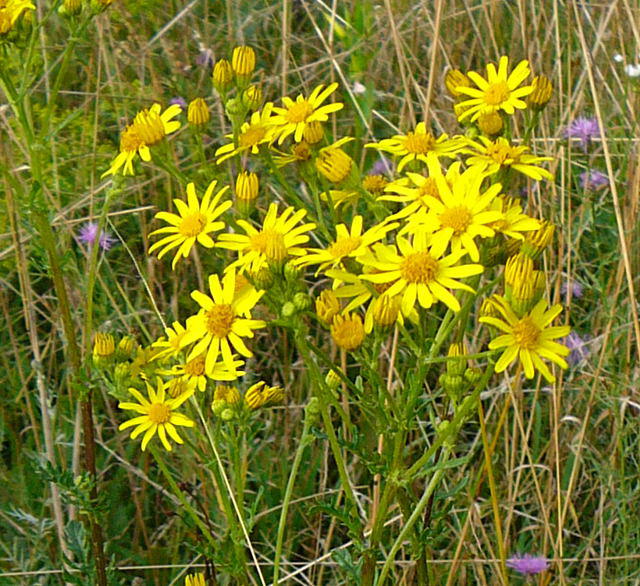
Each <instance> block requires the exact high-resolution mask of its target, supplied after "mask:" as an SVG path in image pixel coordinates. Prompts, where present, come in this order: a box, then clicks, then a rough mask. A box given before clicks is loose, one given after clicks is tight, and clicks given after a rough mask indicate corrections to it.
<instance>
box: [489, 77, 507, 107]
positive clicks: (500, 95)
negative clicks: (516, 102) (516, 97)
mask: <svg viewBox="0 0 640 586" xmlns="http://www.w3.org/2000/svg"><path fill="white" fill-rule="evenodd" d="M510 94H511V91H510V90H509V86H508V85H507V82H506V81H497V82H496V83H492V84H491V85H490V86H489V87H488V88H487V89H486V90H485V91H484V101H485V103H486V104H489V105H490V106H499V105H500V104H502V103H503V102H506V101H507V100H508V99H509V96H510Z"/></svg>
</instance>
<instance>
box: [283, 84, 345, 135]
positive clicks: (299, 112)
mask: <svg viewBox="0 0 640 586" xmlns="http://www.w3.org/2000/svg"><path fill="white" fill-rule="evenodd" d="M337 87H338V84H337V83H332V84H330V85H329V86H327V87H326V88H325V87H324V85H323V84H320V85H319V86H318V87H316V88H315V89H314V90H313V91H312V92H311V94H310V95H309V97H308V98H305V97H304V96H303V95H302V94H300V95H299V96H298V97H297V98H296V101H295V102H294V101H293V100H292V99H291V98H289V97H286V96H285V97H284V98H282V103H283V104H284V107H283V108H274V109H273V112H274V114H275V116H274V117H273V118H272V119H271V121H272V123H273V124H274V126H275V135H276V136H277V137H278V144H282V143H283V141H284V139H285V138H287V136H289V135H291V134H293V140H294V141H295V142H300V141H301V140H302V138H303V134H304V131H305V129H306V128H307V125H308V124H310V123H311V122H325V121H327V120H328V119H329V116H328V115H329V114H331V113H332V112H337V111H338V110H341V109H342V108H343V106H344V104H342V103H340V102H335V103H333V104H326V105H324V106H323V105H322V102H324V101H325V100H326V99H327V98H328V97H329V96H330V95H331V94H332V93H333V92H335V91H336V89H337Z"/></svg>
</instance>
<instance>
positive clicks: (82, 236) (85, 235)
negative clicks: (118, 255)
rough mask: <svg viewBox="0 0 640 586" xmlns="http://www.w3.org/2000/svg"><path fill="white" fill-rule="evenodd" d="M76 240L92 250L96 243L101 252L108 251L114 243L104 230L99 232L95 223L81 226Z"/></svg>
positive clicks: (114, 240) (113, 239)
mask: <svg viewBox="0 0 640 586" xmlns="http://www.w3.org/2000/svg"><path fill="white" fill-rule="evenodd" d="M78 240H79V241H80V242H82V243H83V244H86V245H87V246H88V247H89V248H92V247H93V245H94V244H96V242H97V243H98V246H99V247H100V248H102V250H109V249H110V248H111V247H112V246H113V245H114V244H115V242H116V239H115V238H113V237H112V236H111V235H110V234H109V232H107V231H106V230H103V231H102V232H100V229H99V227H98V224H97V223H96V222H87V223H86V224H85V225H84V226H82V228H80V230H79V231H78Z"/></svg>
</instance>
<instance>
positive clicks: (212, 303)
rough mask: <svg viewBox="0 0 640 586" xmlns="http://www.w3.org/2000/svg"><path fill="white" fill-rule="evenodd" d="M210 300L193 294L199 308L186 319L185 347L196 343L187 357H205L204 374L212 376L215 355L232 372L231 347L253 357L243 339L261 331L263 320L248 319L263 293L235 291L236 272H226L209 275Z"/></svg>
mask: <svg viewBox="0 0 640 586" xmlns="http://www.w3.org/2000/svg"><path fill="white" fill-rule="evenodd" d="M209 289H210V291H211V297H209V296H208V295H205V294H204V293H201V292H200V291H193V292H192V293H191V297H192V298H193V299H194V301H196V302H197V303H198V304H199V305H200V307H201V308H202V309H201V310H200V311H199V312H198V313H197V314H196V315H193V316H191V317H190V318H189V319H187V333H186V335H185V337H184V343H185V345H187V344H190V343H192V342H196V344H195V346H194V347H193V348H192V349H191V352H190V353H189V355H188V356H187V360H192V359H193V358H196V357H198V356H200V355H201V354H204V353H206V354H205V365H204V366H205V369H204V370H205V373H207V375H208V376H210V377H212V376H213V372H214V367H215V365H216V362H217V360H218V356H219V355H220V354H222V361H223V362H224V364H225V366H226V367H227V369H228V370H229V371H232V372H235V367H236V362H235V361H234V358H233V351H232V348H233V349H235V351H236V352H238V353H239V354H241V355H242V356H246V357H247V358H248V357H250V356H253V354H252V353H251V351H250V350H249V349H248V348H247V347H246V346H245V344H244V342H243V341H242V338H253V330H256V329H258V328H263V327H264V326H265V325H266V324H265V322H263V321H262V320H257V319H250V318H251V309H252V308H253V306H254V305H255V304H256V303H257V302H258V301H259V299H260V297H262V295H263V293H264V291H256V290H255V289H253V288H251V289H247V288H243V289H242V290H240V291H238V290H237V289H236V271H235V269H233V268H232V269H231V270H228V271H227V272H226V273H225V275H224V277H223V278H222V283H221V282H220V279H219V278H218V275H210V276H209Z"/></svg>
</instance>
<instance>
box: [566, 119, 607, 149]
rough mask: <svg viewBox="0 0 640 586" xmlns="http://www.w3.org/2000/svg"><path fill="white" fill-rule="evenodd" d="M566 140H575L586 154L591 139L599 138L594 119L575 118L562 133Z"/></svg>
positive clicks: (596, 123) (598, 128) (596, 122)
mask: <svg viewBox="0 0 640 586" xmlns="http://www.w3.org/2000/svg"><path fill="white" fill-rule="evenodd" d="M564 135H565V137H566V138H577V139H578V140H580V142H581V143H582V149H583V150H584V151H585V152H586V151H587V147H588V146H589V144H590V143H591V139H592V138H600V127H599V126H598V121H597V120H596V119H595V118H585V117H583V116H581V117H580V118H576V119H575V120H574V121H573V122H572V123H571V124H569V126H567V128H566V129H565V131H564Z"/></svg>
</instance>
